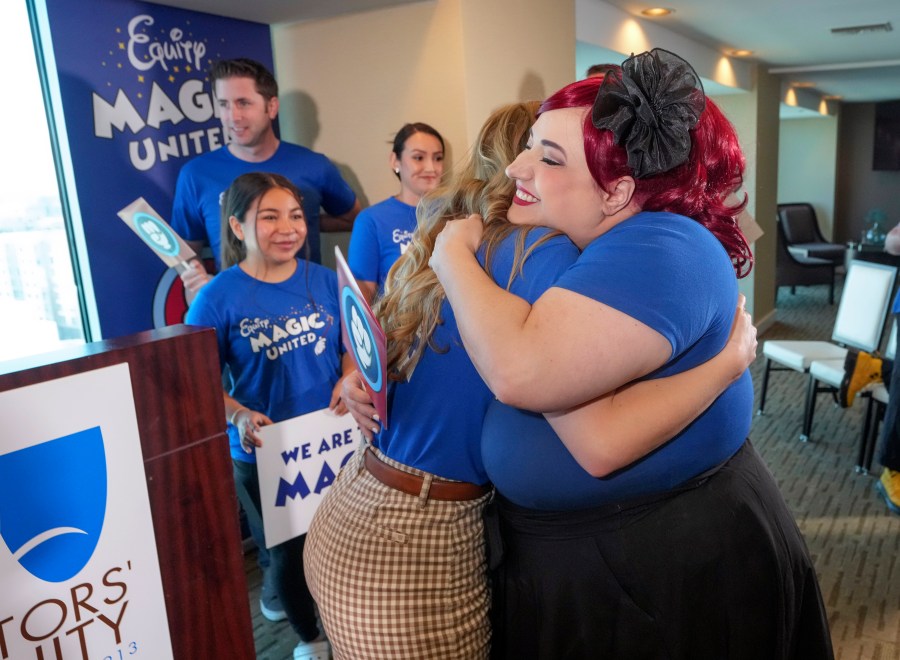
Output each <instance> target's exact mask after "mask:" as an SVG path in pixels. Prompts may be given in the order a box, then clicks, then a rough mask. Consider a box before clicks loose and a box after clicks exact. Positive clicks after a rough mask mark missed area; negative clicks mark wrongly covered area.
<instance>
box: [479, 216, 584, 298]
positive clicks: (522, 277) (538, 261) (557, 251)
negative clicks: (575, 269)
mask: <svg viewBox="0 0 900 660" xmlns="http://www.w3.org/2000/svg"><path fill="white" fill-rule="evenodd" d="M523 231H525V230H524V229H519V230H517V231H515V232H513V233H512V234H511V235H510V236H509V237H508V238H507V239H506V240H504V241H503V242H502V243H501V244H500V246H499V247H498V249H497V252H496V253H495V255H494V257H493V260H492V262H491V274H492V276H493V278H494V281H495V282H497V284H498V285H499V286H500V287H502V288H504V289H505V288H507V286H506V285H507V282H508V281H509V277H510V273H511V272H512V268H513V265H514V259H515V252H516V245H517V244H518V243H519V240H518V238H519V236H520V234H521V232H523ZM549 233H550V230H548V229H546V228H544V227H536V228H533V229H531V230H530V231H528V232H527V234H526V238H525V250H526V251H527V250H528V249H530V248H532V247H533V246H534V245H535V244H538V245H537V247H535V248H534V249H533V250H532V251H531V252H530V253H529V254H528V258H527V259H526V260H525V263H524V265H523V267H522V272H521V273H519V274H516V276H515V277H514V279H513V281H512V285H511V286H510V287H509V291H510V293H514V294H515V295H517V296H519V297H520V298H523V299H525V300H527V301H528V302H529V303H533V302H534V301H535V300H537V299H538V298H540V297H541V294H543V293H544V292H545V291H546V290H547V289H549V288H550V287H551V286H553V284H554V283H555V282H556V280H557V278H558V277H559V276H560V275H561V274H562V273H564V272H566V270H567V269H568V268H569V267H570V266H571V264H572V263H573V262H574V261H575V260H576V259H577V258H578V248H577V247H575V245H574V244H573V243H572V242H571V241H570V240H569V239H568V238H566V237H565V236H554V237H552V238H549V239H547V240H542V239H543V238H544V237H546V236H547V234H549Z"/></svg>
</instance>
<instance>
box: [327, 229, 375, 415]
mask: <svg viewBox="0 0 900 660" xmlns="http://www.w3.org/2000/svg"><path fill="white" fill-rule="evenodd" d="M334 258H335V263H336V270H337V276H338V300H339V301H340V304H341V337H342V338H343V340H344V348H345V349H347V351H348V352H349V353H350V354H351V355H352V356H353V359H354V361H355V362H356V368H357V369H358V370H359V373H360V374H362V379H363V385H365V386H366V389H367V390H368V392H369V394H370V395H371V397H372V403H373V404H374V405H375V410H376V411H377V412H378V416H379V417H380V418H381V425H382V426H383V427H384V428H387V426H388V411H387V341H386V340H385V336H384V330H382V328H381V324H380V323H378V319H376V318H375V315H374V314H373V313H372V309H371V308H370V307H369V303H367V302H366V299H365V298H364V297H363V295H362V293H361V292H360V290H359V285H358V284H357V283H356V278H354V277H353V273H351V272H350V267H349V266H348V265H347V261H346V260H345V259H344V254H343V253H342V252H341V248H339V247H337V246H335V248H334Z"/></svg>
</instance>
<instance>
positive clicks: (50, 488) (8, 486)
mask: <svg viewBox="0 0 900 660" xmlns="http://www.w3.org/2000/svg"><path fill="white" fill-rule="evenodd" d="M106 492H107V477H106V452H105V450H104V448H103V435H102V434H101V432H100V427H99V426H98V427H94V428H90V429H86V430H84V431H79V432H78V433H73V434H71V435H67V436H63V437H61V438H56V439H55V440H49V441H47V442H42V443H40V444H37V445H33V446H31V447H27V448H25V449H20V450H17V451H13V452H9V453H8V454H3V455H2V456H0V537H2V538H3V542H4V543H5V544H6V547H7V548H9V551H10V552H11V553H12V556H13V558H14V559H15V560H16V561H17V562H19V564H20V565H21V566H22V567H23V568H24V569H25V570H27V571H28V572H29V573H31V574H32V575H34V576H35V577H37V578H40V579H41V580H44V581H45V582H63V581H64V580H68V579H69V578H71V577H74V576H75V575H77V574H78V572H79V571H81V569H82V568H84V567H85V566H86V565H87V563H88V561H89V560H90V558H91V555H93V553H94V550H95V549H96V547H97V542H98V541H99V539H100V531H101V530H102V529H103V520H104V517H105V514H106Z"/></svg>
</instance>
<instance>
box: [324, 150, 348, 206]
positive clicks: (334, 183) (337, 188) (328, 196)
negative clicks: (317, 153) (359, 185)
mask: <svg viewBox="0 0 900 660" xmlns="http://www.w3.org/2000/svg"><path fill="white" fill-rule="evenodd" d="M322 158H323V159H324V160H325V164H324V166H323V168H322V175H323V185H322V191H321V192H322V208H323V209H325V212H326V213H328V215H335V216H336V215H343V214H344V213H346V212H347V211H349V210H350V209H351V208H353V203H354V202H356V193H355V192H353V188H351V187H350V186H349V185H348V184H347V182H346V181H344V177H342V176H341V173H340V171H339V170H338V168H337V167H335V165H334V163H332V162H331V161H330V160H328V158H327V157H325V156H323V157H322Z"/></svg>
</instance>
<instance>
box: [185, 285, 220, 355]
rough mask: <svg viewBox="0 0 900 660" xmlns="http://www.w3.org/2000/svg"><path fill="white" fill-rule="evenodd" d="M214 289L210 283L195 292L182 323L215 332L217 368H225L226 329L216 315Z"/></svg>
mask: <svg viewBox="0 0 900 660" xmlns="http://www.w3.org/2000/svg"><path fill="white" fill-rule="evenodd" d="M214 289H215V287H213V286H212V282H210V283H209V284H207V285H206V286H204V287H203V288H202V289H200V291H198V292H197V297H196V298H194V301H193V302H192V303H191V305H190V307H188V311H187V314H185V317H184V322H185V323H186V324H188V325H198V326H202V327H204V328H212V329H213V330H215V331H216V345H217V346H218V348H219V367H220V368H221V369H224V368H225V365H226V364H227V363H228V327H227V323H226V321H225V319H224V318H223V317H222V315H221V314H219V313H218V311H217V308H218V307H219V306H218V305H217V304H216V302H215V300H214V299H215V295H213V294H214V293H215V291H214Z"/></svg>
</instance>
